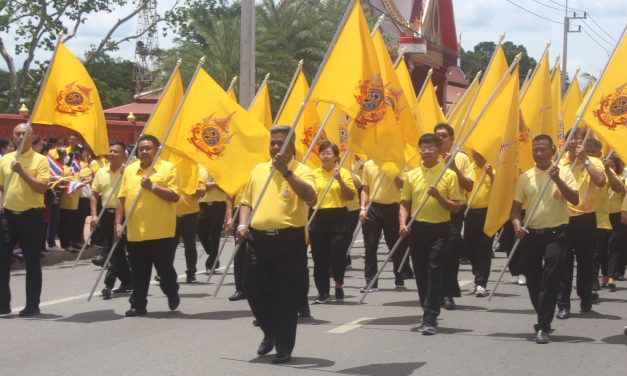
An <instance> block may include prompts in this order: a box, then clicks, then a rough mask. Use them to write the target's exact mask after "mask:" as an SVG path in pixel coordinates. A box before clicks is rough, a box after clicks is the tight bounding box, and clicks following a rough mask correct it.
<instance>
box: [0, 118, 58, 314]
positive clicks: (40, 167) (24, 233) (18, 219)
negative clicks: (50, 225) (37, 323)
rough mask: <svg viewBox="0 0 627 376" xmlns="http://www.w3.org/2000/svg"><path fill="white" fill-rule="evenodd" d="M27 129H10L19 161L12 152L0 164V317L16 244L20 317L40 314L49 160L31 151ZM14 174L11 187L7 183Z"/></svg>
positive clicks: (7, 305)
mask: <svg viewBox="0 0 627 376" xmlns="http://www.w3.org/2000/svg"><path fill="white" fill-rule="evenodd" d="M27 128H28V125H27V124H24V123H22V124H18V125H16V126H15V128H13V143H14V144H15V145H20V143H21V142H22V140H23V139H24V137H26V140H25V141H24V150H23V151H22V154H20V157H19V159H18V160H16V158H15V157H16V152H11V153H8V154H6V155H4V156H3V157H2V159H1V160H0V194H2V195H4V196H5V200H4V207H3V210H4V215H1V216H0V234H1V235H2V236H1V239H0V315H8V314H10V313H11V289H10V287H9V278H10V275H11V257H12V256H13V248H15V245H16V244H17V243H18V242H19V243H20V244H21V246H22V251H23V252H24V261H25V262H26V306H25V307H24V309H23V310H22V311H20V316H32V315H37V314H39V300H40V296H41V285H42V279H41V264H40V261H39V257H40V251H41V244H42V238H43V229H44V215H43V214H44V193H45V192H46V190H47V189H48V181H49V180H50V168H49V167H48V159H47V158H46V157H44V156H43V155H41V154H38V153H35V151H34V150H33V149H32V148H31V144H32V139H33V132H32V130H29V132H28V136H26V131H27ZM11 173H12V174H13V177H12V178H11V179H12V180H11V183H10V185H9V186H7V185H6V184H7V179H8V177H9V175H10V174H11Z"/></svg>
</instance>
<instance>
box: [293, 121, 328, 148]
mask: <svg viewBox="0 0 627 376" xmlns="http://www.w3.org/2000/svg"><path fill="white" fill-rule="evenodd" d="M318 129H320V125H316V126H309V127H307V128H305V131H304V132H303V138H301V139H300V142H301V143H302V144H303V145H305V146H306V147H307V148H309V147H310V146H311V142H312V141H313V139H314V137H315V136H316V133H317V132H318ZM328 140H329V139H328V138H327V133H326V132H325V131H324V130H323V131H322V132H321V133H320V136H318V141H317V142H316V145H315V146H314V148H313V149H312V152H313V153H314V154H315V155H319V150H318V146H319V145H320V144H321V143H323V142H324V141H328Z"/></svg>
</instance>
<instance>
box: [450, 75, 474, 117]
mask: <svg viewBox="0 0 627 376" xmlns="http://www.w3.org/2000/svg"><path fill="white" fill-rule="evenodd" d="M479 72H481V71H479ZM477 73H478V72H477ZM464 94H465V92H464ZM461 98H463V96H462V97H461ZM461 98H460V95H459V93H457V94H455V99H453V103H451V108H450V111H448V110H447V113H453V112H454V111H455V110H456V109H457V105H458V104H459V100H460V99H461Z"/></svg>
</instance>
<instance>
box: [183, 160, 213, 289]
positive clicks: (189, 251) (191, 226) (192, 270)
mask: <svg viewBox="0 0 627 376" xmlns="http://www.w3.org/2000/svg"><path fill="white" fill-rule="evenodd" d="M198 168H202V167H201V166H198ZM205 192H206V191H205V181H204V179H202V178H201V177H200V176H199V179H198V185H197V187H196V192H194V193H192V194H188V193H185V192H181V199H180V200H179V202H178V204H177V205H176V242H177V243H178V242H179V240H180V239H181V238H183V248H184V250H185V265H187V270H185V275H186V276H187V277H186V280H185V281H186V282H187V283H194V282H196V262H197V261H198V251H197V250H196V227H197V225H198V211H200V207H199V206H198V200H199V199H200V198H201V197H203V196H204V195H205Z"/></svg>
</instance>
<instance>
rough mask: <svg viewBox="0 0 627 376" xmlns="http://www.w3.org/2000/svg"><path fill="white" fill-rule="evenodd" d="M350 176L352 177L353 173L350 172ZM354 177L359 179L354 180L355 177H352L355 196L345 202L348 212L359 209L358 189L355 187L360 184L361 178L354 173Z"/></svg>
mask: <svg viewBox="0 0 627 376" xmlns="http://www.w3.org/2000/svg"><path fill="white" fill-rule="evenodd" d="M362 165H363V163H362ZM351 177H353V174H351ZM355 178H357V179H359V181H355V179H353V184H354V185H355V197H353V199H352V200H350V201H348V202H347V203H346V208H347V209H348V211H349V212H352V211H355V210H359V190H358V189H357V186H358V185H359V186H361V179H360V178H359V177H358V176H357V175H355Z"/></svg>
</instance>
